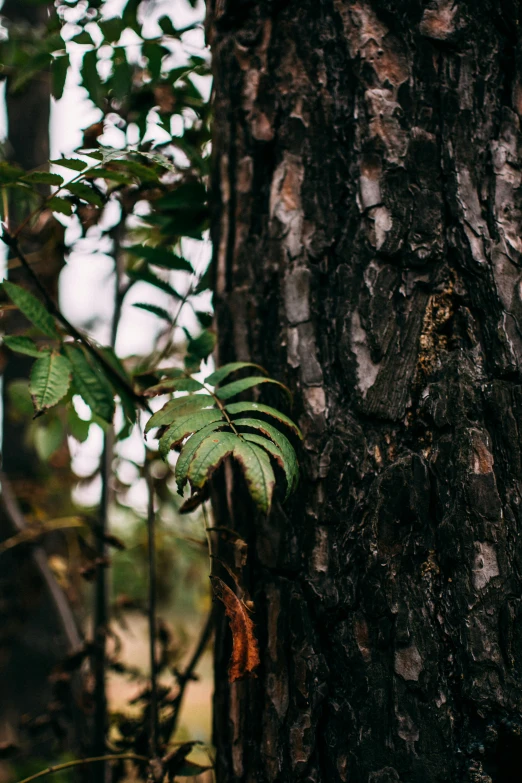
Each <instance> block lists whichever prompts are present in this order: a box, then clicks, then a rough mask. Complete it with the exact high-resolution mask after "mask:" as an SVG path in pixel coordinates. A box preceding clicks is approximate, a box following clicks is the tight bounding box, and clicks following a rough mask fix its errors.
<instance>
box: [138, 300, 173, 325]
mask: <svg viewBox="0 0 522 783" xmlns="http://www.w3.org/2000/svg"><path fill="white" fill-rule="evenodd" d="M132 306H133V307H139V309H140V310H145V311H146V312H147V313H152V314H153V315H157V316H158V318H163V320H164V321H167V322H168V323H169V324H171V323H172V316H171V314H170V313H168V312H167V311H166V310H165V309H164V308H163V307H158V305H154V304H148V303H147V302H134V303H133V305H132Z"/></svg>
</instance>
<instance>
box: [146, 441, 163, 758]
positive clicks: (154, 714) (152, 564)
mask: <svg viewBox="0 0 522 783" xmlns="http://www.w3.org/2000/svg"><path fill="white" fill-rule="evenodd" d="M144 472H145V478H146V481H147V489H148V493H149V499H148V508H147V534H148V546H149V552H148V556H149V601H148V604H149V605H148V615H149V652H150V737H149V742H150V755H151V759H152V760H153V761H154V760H155V759H156V758H157V756H158V740H159V723H158V676H157V674H158V671H157V664H156V595H157V577H156V514H155V513H154V484H153V481H152V474H151V471H150V465H149V462H148V459H147V455H146V456H145V465H144Z"/></svg>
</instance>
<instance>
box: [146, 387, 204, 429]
mask: <svg viewBox="0 0 522 783" xmlns="http://www.w3.org/2000/svg"><path fill="white" fill-rule="evenodd" d="M211 405H212V406H213V405H214V400H213V399H212V397H211V396H210V395H209V394H190V395H188V396H187V397H176V399H175V400H170V402H167V403H166V404H165V405H164V406H163V408H161V410H159V411H156V413H154V414H153V415H152V416H151V417H150V419H149V420H148V422H147V424H146V425H145V434H147V432H150V430H151V429H153V428H154V427H165V426H167V425H170V424H172V422H173V421H174V420H175V419H176V418H178V417H179V416H186V415H188V414H189V413H195V412H196V411H199V410H201V409H203V408H208V407H210V406H211Z"/></svg>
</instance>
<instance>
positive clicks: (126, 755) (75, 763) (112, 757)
mask: <svg viewBox="0 0 522 783" xmlns="http://www.w3.org/2000/svg"><path fill="white" fill-rule="evenodd" d="M120 759H121V760H124V759H128V760H129V761H148V758H147V757H146V756H138V755H137V754H136V753H118V754H112V755H108V756H93V757H92V758H88V759H75V760H74V761H66V762H64V763H63V764H55V765H54V766H52V767H47V769H43V770H42V771H41V772H36V773H35V774H34V775H30V776H29V777H28V778H24V779H23V780H19V781H18V783H31V781H33V780H36V779H37V778H43V777H45V776H46V775H52V774H53V773H54V772H60V771H61V770H63V769H70V768H71V767H81V766H83V765H84V764H95V763H96V762H98V761H118V760H120Z"/></svg>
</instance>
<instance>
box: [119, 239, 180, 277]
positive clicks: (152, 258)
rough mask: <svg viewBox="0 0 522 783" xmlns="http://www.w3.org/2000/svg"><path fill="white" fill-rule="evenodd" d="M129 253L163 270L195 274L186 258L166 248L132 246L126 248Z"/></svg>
mask: <svg viewBox="0 0 522 783" xmlns="http://www.w3.org/2000/svg"><path fill="white" fill-rule="evenodd" d="M125 250H126V251H127V253H131V255H133V256H137V257H138V258H144V259H145V260H146V261H148V262H149V264H152V265H153V266H159V267H161V268H163V269H174V270H179V271H183V272H190V273H192V272H194V269H193V268H192V264H191V263H190V261H187V259H186V258H182V257H181V256H178V255H176V253H172V252H171V251H170V250H166V249H165V248H164V247H150V246H149V245H132V247H126V248H125Z"/></svg>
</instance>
